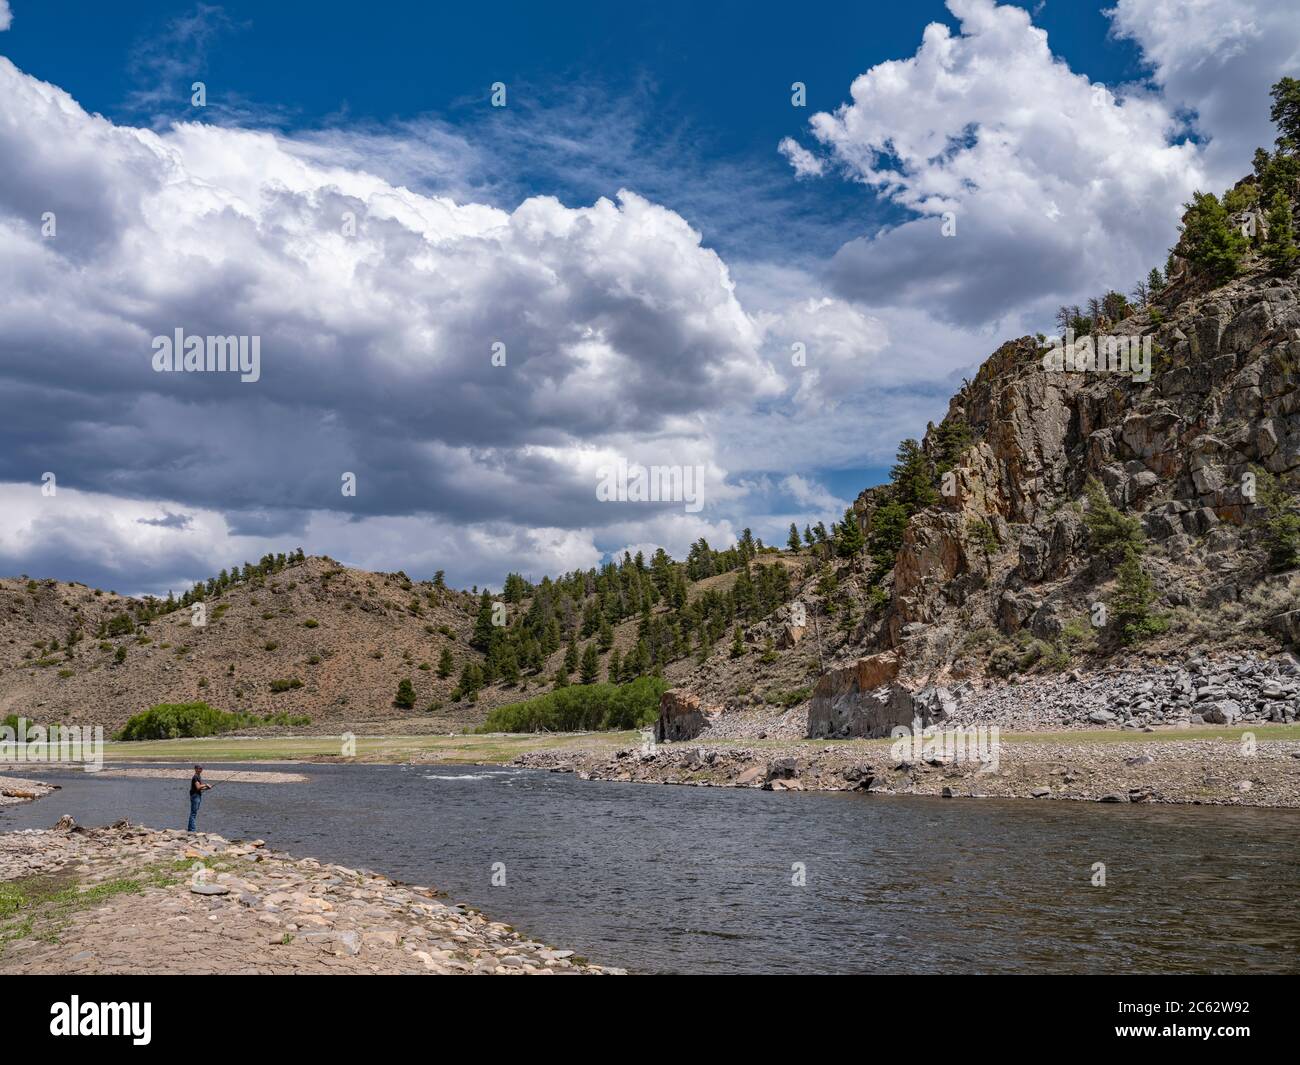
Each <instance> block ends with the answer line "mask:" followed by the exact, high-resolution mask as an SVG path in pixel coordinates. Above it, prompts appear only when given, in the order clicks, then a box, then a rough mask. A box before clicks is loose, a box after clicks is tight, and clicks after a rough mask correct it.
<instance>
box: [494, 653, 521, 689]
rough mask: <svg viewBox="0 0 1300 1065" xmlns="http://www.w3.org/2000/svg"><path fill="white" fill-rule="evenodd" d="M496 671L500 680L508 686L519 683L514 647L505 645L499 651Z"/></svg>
mask: <svg viewBox="0 0 1300 1065" xmlns="http://www.w3.org/2000/svg"><path fill="white" fill-rule="evenodd" d="M497 672H498V674H499V676H500V677H501V680H502V681H503V682H504V683H505V684H507V685H508V686H510V687H514V685H516V684H518V683H519V659H518V657H517V656H516V655H515V649H514V648H513V647H509V646H507V647H506V648H504V649H503V650H502V652H501V656H500V659H499V661H498V665H497Z"/></svg>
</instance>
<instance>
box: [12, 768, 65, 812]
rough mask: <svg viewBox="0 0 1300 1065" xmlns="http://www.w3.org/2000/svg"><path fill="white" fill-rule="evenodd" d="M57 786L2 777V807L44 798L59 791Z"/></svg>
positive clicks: (43, 782) (19, 778) (21, 778)
mask: <svg viewBox="0 0 1300 1065" xmlns="http://www.w3.org/2000/svg"><path fill="white" fill-rule="evenodd" d="M57 790H58V785H57V784H48V783H46V782H45V781H44V780H26V779H24V778H23V777H14V776H7V775H6V776H0V806H11V805H14V804H15V803H20V802H31V801H32V800H34V799H41V798H44V797H45V796H46V795H48V794H50V792H52V791H57Z"/></svg>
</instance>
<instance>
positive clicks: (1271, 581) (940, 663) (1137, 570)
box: [683, 179, 1300, 734]
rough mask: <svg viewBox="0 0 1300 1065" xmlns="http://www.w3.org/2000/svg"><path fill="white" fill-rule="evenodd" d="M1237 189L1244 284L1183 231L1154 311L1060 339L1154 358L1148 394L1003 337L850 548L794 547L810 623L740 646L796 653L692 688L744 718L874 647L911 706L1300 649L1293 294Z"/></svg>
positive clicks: (1136, 379) (701, 679) (1299, 327)
mask: <svg viewBox="0 0 1300 1065" xmlns="http://www.w3.org/2000/svg"><path fill="white" fill-rule="evenodd" d="M1250 184H1251V182H1250V179H1247V181H1246V182H1243V183H1242V184H1241V185H1239V186H1238V187H1237V189H1235V190H1233V192H1232V193H1230V194H1229V196H1227V197H1225V201H1233V200H1235V202H1237V203H1245V204H1246V207H1245V208H1244V209H1243V210H1241V211H1239V212H1237V213H1235V214H1233V215H1231V216H1229V217H1228V218H1227V219H1226V224H1227V225H1229V226H1230V227H1232V229H1233V230H1239V229H1240V230H1243V231H1245V230H1248V229H1250V228H1252V227H1253V228H1254V231H1255V237H1254V239H1253V241H1245V240H1243V245H1244V246H1243V247H1242V249H1241V252H1240V259H1239V261H1238V262H1237V263H1236V273H1235V276H1233V277H1231V278H1229V279H1224V278H1221V277H1215V276H1213V274H1212V273H1211V272H1209V271H1207V270H1205V269H1202V268H1200V267H1199V266H1198V265H1197V264H1196V263H1195V262H1193V261H1192V260H1191V259H1189V258H1185V257H1184V255H1183V254H1181V253H1184V252H1185V253H1187V254H1188V255H1192V254H1194V249H1193V248H1189V247H1188V246H1187V245H1188V243H1189V235H1188V233H1185V234H1184V239H1183V241H1181V242H1180V244H1179V246H1178V247H1177V248H1176V249H1175V252H1174V253H1173V254H1172V255H1171V259H1170V264H1169V274H1168V278H1167V279H1161V285H1160V288H1159V290H1158V291H1156V292H1153V293H1151V294H1150V295H1149V298H1148V299H1147V300H1146V302H1145V303H1139V304H1138V305H1129V304H1128V302H1127V300H1126V299H1124V298H1123V297H1117V298H1116V299H1115V300H1114V303H1113V305H1114V306H1115V307H1116V308H1117V313H1116V316H1115V317H1114V318H1113V319H1111V318H1108V317H1106V316H1105V315H1104V314H1100V315H1097V316H1096V317H1094V318H1093V319H1092V320H1091V321H1080V320H1079V319H1078V318H1077V317H1076V318H1075V320H1074V321H1073V322H1072V323H1071V327H1072V328H1073V326H1074V325H1078V326H1079V327H1080V329H1081V330H1084V331H1086V332H1087V333H1088V334H1090V337H1089V343H1090V344H1091V345H1092V346H1093V348H1094V350H1096V351H1102V352H1104V351H1105V350H1106V345H1107V342H1108V341H1109V340H1110V339H1111V338H1124V341H1125V344H1126V345H1127V343H1128V342H1129V338H1131V340H1132V342H1134V343H1136V344H1138V345H1142V344H1149V345H1150V351H1151V354H1152V361H1151V367H1150V375H1149V379H1147V380H1142V379H1140V378H1143V377H1146V376H1147V375H1146V374H1143V373H1137V374H1135V373H1133V372H1120V371H1118V370H1111V369H1107V368H1105V356H1104V355H1103V356H1102V357H1101V361H1102V368H1100V369H1090V370H1075V371H1070V370H1069V369H1068V368H1065V367H1064V366H1062V367H1061V368H1059V369H1058V368H1057V364H1056V363H1054V362H1052V360H1051V355H1052V346H1051V342H1050V341H1048V340H1047V338H1046V337H1044V336H1042V335H1040V336H1038V337H1023V338H1020V339H1019V340H1014V341H1010V342H1008V343H1006V344H1003V345H1002V346H1001V347H1000V348H999V349H998V350H997V351H995V352H994V353H993V354H992V355H991V356H990V357H989V358H988V360H987V361H986V362H985V363H984V364H983V365H982V366H981V367H980V369H979V371H978V373H977V374H976V375H975V378H974V380H972V381H967V382H966V383H965V384H964V385H963V387H962V388H961V390H960V391H959V392H958V394H957V395H955V396H954V397H953V398H952V400H951V403H950V405H949V409H948V413H947V416H946V418H945V419H944V420H943V422H942V423H940V424H939V425H937V426H936V425H931V426H929V427H928V430H927V432H926V434H925V437H924V439H923V440H922V441H920V442H919V444H918V443H917V442H905V443H904V445H902V447H900V452H899V466H898V467H897V468H896V469H895V480H894V483H892V484H890V485H886V486H881V487H876V488H870V489H867V490H866V491H864V492H863V493H862V494H861V495H860V496H859V497H858V499H857V500H856V501H855V503H854V506H853V517H854V519H855V521H856V523H857V525H858V529H857V530H856V532H855V533H854V534H853V535H852V536H851V535H849V532H848V531H846V530H843V529H841V528H839V527H837V529H836V530H835V531H834V532H833V533H832V535H831V536H830V537H829V539H828V540H827V541H826V542H824V543H819V544H817V545H815V546H812V547H809V548H805V549H804V551H803V552H802V553H803V554H804V555H805V556H808V557H809V560H810V561H809V572H810V576H809V578H808V579H807V580H805V581H804V582H803V583H802V584H801V585H800V586H799V587H798V588H797V589H796V591H795V595H794V599H795V600H796V601H797V602H798V603H801V604H803V606H804V607H805V614H806V618H807V625H806V626H805V627H802V628H799V627H795V626H792V625H791V624H790V621H791V618H792V615H791V610H790V608H788V607H783V608H782V609H781V610H779V611H778V612H777V613H776V614H775V615H774V616H773V617H772V618H770V619H768V620H766V621H765V622H764V623H762V624H761V625H758V626H755V627H754V628H752V629H751V630H750V633H749V636H750V639H751V640H753V641H756V642H757V643H758V644H760V645H761V644H762V643H763V641H765V640H766V639H768V638H773V639H774V640H775V641H776V643H777V646H778V648H780V647H781V646H782V645H784V646H785V647H787V648H788V649H786V650H779V651H778V653H777V655H776V656H772V655H771V654H769V655H767V656H766V657H767V659H768V661H767V662H765V663H763V662H762V657H763V656H759V659H758V661H759V662H760V664H759V665H758V666H757V668H756V667H755V664H754V662H755V660H754V659H753V658H750V657H748V656H746V657H743V658H741V659H738V660H736V659H729V658H728V657H727V656H726V655H725V654H717V655H715V656H714V657H713V658H712V659H711V660H710V661H709V662H708V663H707V664H705V665H704V666H702V667H701V668H699V669H697V670H696V671H695V672H693V673H692V674H691V676H690V677H689V678H687V679H686V680H685V681H684V684H683V686H684V687H686V688H687V689H689V690H690V691H691V692H693V693H695V694H697V695H699V696H701V698H702V699H703V700H704V702H705V703H706V704H712V705H714V706H718V707H725V708H729V709H742V708H754V707H757V706H760V705H768V706H771V705H772V704H774V703H776V704H779V703H780V702H781V701H782V700H783V699H784V700H785V701H790V700H791V699H792V698H793V695H792V693H796V694H798V693H803V694H806V693H807V692H808V691H809V690H810V688H811V686H812V685H814V684H815V682H816V680H817V678H818V676H819V675H821V674H822V673H823V672H824V671H825V670H826V669H833V668H835V667H838V666H846V665H849V664H851V663H854V662H856V661H858V660H860V659H862V658H865V657H869V656H872V655H878V654H882V653H884V652H889V658H888V660H887V662H888V665H889V668H890V670H892V669H893V668H894V666H895V665H897V667H898V676H899V679H900V681H902V682H903V683H904V684H906V685H907V686H908V687H910V688H912V689H913V690H916V689H920V688H923V687H924V686H926V685H934V684H945V685H953V684H958V685H963V686H966V687H970V686H973V687H974V689H976V690H978V689H980V688H982V687H984V686H986V685H987V684H989V683H993V684H999V683H1003V682H1012V683H1014V682H1015V680H1016V679H1017V678H1018V677H1020V676H1023V675H1026V674H1031V673H1033V674H1040V675H1044V676H1053V677H1054V676H1056V675H1058V674H1059V675H1064V674H1065V673H1067V672H1071V671H1074V670H1079V669H1082V670H1085V671H1088V670H1098V669H1102V668H1125V669H1127V668H1137V667H1140V666H1141V665H1142V664H1143V663H1152V662H1165V661H1170V660H1173V659H1175V658H1179V657H1187V656H1195V655H1197V654H1199V653H1201V652H1205V651H1211V652H1213V651H1216V650H1229V649H1231V650H1238V651H1239V650H1248V649H1256V650H1258V651H1261V652H1264V653H1273V652H1276V651H1278V650H1281V649H1283V648H1286V647H1292V646H1295V644H1296V642H1297V640H1300V610H1298V609H1297V608H1300V570H1297V568H1296V556H1295V548H1296V545H1297V543H1300V517H1297V502H1298V500H1300V283H1298V282H1297V278H1296V272H1295V268H1294V266H1292V267H1291V268H1290V269H1288V270H1282V271H1279V270H1277V269H1276V267H1275V266H1274V264H1273V263H1272V262H1270V261H1269V259H1268V258H1267V257H1266V256H1265V255H1264V254H1263V253H1262V251H1263V249H1264V247H1265V244H1266V241H1267V239H1268V225H1267V222H1268V219H1267V218H1266V217H1265V216H1264V214H1263V213H1262V212H1261V211H1260V209H1259V207H1258V206H1257V205H1256V206H1251V205H1250V204H1251V197H1252V190H1251V188H1250ZM1289 188H1290V198H1291V202H1292V203H1293V204H1295V201H1296V194H1297V192H1300V185H1297V184H1296V183H1295V182H1294V181H1292V183H1291V184H1290V185H1289ZM1255 200H1256V202H1257V201H1258V195H1257V194H1255ZM1190 215H1191V212H1190V211H1189V217H1190ZM1158 273H1159V272H1158V271H1155V272H1153V274H1158ZM1110 295H1111V297H1114V296H1115V294H1114V293H1112V294H1110ZM1109 301H1110V297H1108V302H1109ZM1063 310H1065V309H1063ZM1077 314H1078V309H1077V308H1076V309H1075V315H1076V316H1077ZM1066 317H1067V319H1068V318H1069V317H1070V316H1069V315H1066ZM1045 360H1046V365H1045ZM1090 482H1091V483H1092V490H1091V491H1090ZM1107 527H1109V529H1110V532H1109V533H1107V531H1106V530H1107ZM1108 535H1109V536H1110V537H1111V540H1110V541H1108V540H1107V536H1108ZM891 536H892V537H893V538H894V539H893V540H892V542H891ZM862 541H865V544H862ZM1285 544H1289V545H1290V553H1289V557H1288V552H1287V550H1286V549H1285V547H1284V546H1282V547H1280V546H1279V545H1285ZM841 545H846V546H847V550H840V548H841ZM855 545H861V546H855ZM846 555H847V557H845V556H846ZM882 560H883V562H882ZM1126 563H1127V565H1126ZM880 661H881V662H882V663H884V662H885V661H886V660H884V659H882V660H880ZM772 716H773V715H772V714H769V719H770V718H772ZM801 728H802V725H800V724H798V723H797V722H796V723H795V724H794V725H792V727H791V730H790V734H798V733H799V730H800V729H801Z"/></svg>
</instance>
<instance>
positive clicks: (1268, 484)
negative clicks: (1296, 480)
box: [1251, 466, 1300, 570]
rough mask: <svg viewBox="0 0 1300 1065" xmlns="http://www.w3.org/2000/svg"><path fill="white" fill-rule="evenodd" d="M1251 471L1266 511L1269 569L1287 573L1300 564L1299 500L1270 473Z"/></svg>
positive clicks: (1257, 499)
mask: <svg viewBox="0 0 1300 1065" xmlns="http://www.w3.org/2000/svg"><path fill="white" fill-rule="evenodd" d="M1251 468H1252V470H1253V472H1254V474H1255V482H1256V489H1255V499H1256V501H1257V502H1258V503H1259V505H1260V506H1261V507H1263V508H1264V542H1265V544H1266V545H1267V547H1268V562H1269V566H1270V567H1271V568H1272V569H1274V570H1286V569H1291V568H1292V567H1293V566H1296V565H1300V500H1297V498H1296V496H1295V495H1294V494H1293V493H1291V492H1288V491H1287V490H1286V489H1285V488H1284V487H1283V486H1282V485H1281V484H1279V483H1278V480H1277V478H1276V477H1274V476H1273V475H1272V474H1271V473H1269V472H1268V471H1267V470H1263V469H1260V468H1259V467H1258V466H1254V467H1251Z"/></svg>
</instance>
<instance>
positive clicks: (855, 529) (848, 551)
mask: <svg viewBox="0 0 1300 1065" xmlns="http://www.w3.org/2000/svg"><path fill="white" fill-rule="evenodd" d="M864 543H865V540H864V538H863V536H862V526H861V525H859V524H858V516H857V514H856V513H855V512H854V510H853V508H852V507H847V508H845V511H844V520H843V521H842V522H840V524H839V525H838V526H837V532H836V538H835V548H836V551H837V552H838V553H839V556H840V557H841V558H857V557H858V555H860V554H861V553H862V548H863V545H864Z"/></svg>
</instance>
